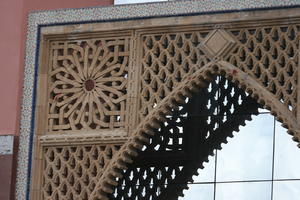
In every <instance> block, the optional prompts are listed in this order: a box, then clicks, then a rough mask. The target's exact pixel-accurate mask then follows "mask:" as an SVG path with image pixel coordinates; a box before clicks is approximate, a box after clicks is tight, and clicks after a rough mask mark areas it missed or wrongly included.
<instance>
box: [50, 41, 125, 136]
mask: <svg viewBox="0 0 300 200" xmlns="http://www.w3.org/2000/svg"><path fill="white" fill-rule="evenodd" d="M50 59H51V61H50V71H49V86H48V88H49V100H48V102H49V113H48V130H49V131H50V132H51V131H66V130H89V129H100V128H101V129H103V128H104V129H113V128H124V127H125V112H126V98H127V90H126V89H127V78H128V59H129V38H126V37H125V38H113V39H90V40H76V41H67V42H66V41H64V42H52V43H51V55H50Z"/></svg>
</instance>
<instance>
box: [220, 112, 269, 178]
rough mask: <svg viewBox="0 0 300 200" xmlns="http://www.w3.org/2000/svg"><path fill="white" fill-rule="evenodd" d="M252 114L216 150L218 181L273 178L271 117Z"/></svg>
mask: <svg viewBox="0 0 300 200" xmlns="http://www.w3.org/2000/svg"><path fill="white" fill-rule="evenodd" d="M252 118H253V120H252V121H247V122H246V126H244V127H240V131H239V132H238V133H237V132H234V137H233V138H229V139H228V144H222V150H221V151H218V152H217V182H218V181H232V180H261V179H263V180H266V179H267V180H270V179H272V156H273V153H272V152H273V141H272V140H273V131H274V117H273V116H271V115H270V114H260V115H258V116H252Z"/></svg>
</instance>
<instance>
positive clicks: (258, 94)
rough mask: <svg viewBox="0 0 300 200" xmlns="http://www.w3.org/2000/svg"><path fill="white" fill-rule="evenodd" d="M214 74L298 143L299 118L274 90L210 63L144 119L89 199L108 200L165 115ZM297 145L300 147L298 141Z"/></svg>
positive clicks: (228, 66) (237, 71)
mask: <svg viewBox="0 0 300 200" xmlns="http://www.w3.org/2000/svg"><path fill="white" fill-rule="evenodd" d="M213 75H224V76H225V77H226V78H227V79H228V80H230V81H232V82H234V83H236V84H237V85H238V87H240V88H243V89H244V90H245V91H246V92H248V93H249V94H251V96H252V97H253V98H254V99H255V100H256V101H257V102H258V103H259V104H261V105H262V106H264V107H265V108H267V109H268V110H270V111H271V114H272V115H274V116H275V117H276V119H277V120H278V121H279V122H281V123H282V126H283V127H285V128H287V130H288V133H289V134H291V135H293V140H294V141H297V142H299V140H300V136H299V135H298V134H297V131H298V129H299V127H298V126H299V125H298V123H297V120H296V117H295V116H294V115H293V114H292V112H291V111H289V110H288V109H287V108H286V107H285V106H284V105H283V104H282V103H281V102H280V101H279V100H277V99H276V98H275V96H274V95H273V94H272V93H270V92H269V91H268V90H267V89H266V88H265V87H263V86H262V85H261V84H260V83H258V82H257V81H256V80H255V79H254V78H252V77H251V76H249V75H248V74H247V73H245V72H243V71H242V70H240V69H239V68H237V67H236V66H234V65H232V64H230V63H228V62H226V61H215V62H210V63H208V64H206V65H205V66H203V67H202V68H200V69H198V70H197V71H196V72H195V73H193V74H191V75H189V76H187V77H186V78H185V80H184V81H182V82H181V83H180V84H179V85H178V86H177V87H176V88H174V90H173V91H172V92H171V93H170V94H169V95H168V96H167V97H165V98H164V99H163V100H162V101H161V102H159V103H158V105H157V106H156V107H155V109H153V110H152V111H151V113H149V115H147V116H146V117H145V118H144V119H143V121H142V122H141V123H140V124H139V125H138V127H137V128H136V129H135V131H134V132H133V133H132V134H131V136H130V138H129V139H128V140H127V141H126V142H125V143H124V145H123V146H122V147H121V149H120V150H119V151H118V153H117V154H116V155H115V156H114V157H113V158H112V160H111V161H110V163H109V164H108V165H107V166H106V168H105V170H104V171H103V175H102V176H101V177H100V179H99V181H98V182H97V183H96V185H95V187H94V190H93V192H92V193H91V194H90V198H89V199H90V200H93V199H97V198H98V197H99V198H100V199H103V200H108V198H107V194H110V193H112V192H113V189H112V187H113V186H117V184H118V183H117V181H116V180H115V179H116V178H117V177H119V178H120V177H122V174H121V170H126V169H127V164H129V163H132V162H133V159H134V158H135V157H136V156H137V155H138V151H139V150H142V148H143V145H144V144H147V143H149V141H150V137H151V136H152V135H154V134H155V130H156V129H158V128H160V122H164V121H165V120H166V116H167V115H171V114H172V110H174V109H176V108H177V107H178V106H179V105H182V104H184V103H185V101H184V100H185V98H186V97H192V96H193V93H194V92H196V91H198V90H199V89H201V88H205V87H207V83H208V82H210V81H211V79H212V76H213ZM298 146H299V147H300V145H299V144H298Z"/></svg>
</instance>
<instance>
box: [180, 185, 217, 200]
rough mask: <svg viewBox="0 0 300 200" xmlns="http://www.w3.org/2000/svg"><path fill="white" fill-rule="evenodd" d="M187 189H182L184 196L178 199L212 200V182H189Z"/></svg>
mask: <svg viewBox="0 0 300 200" xmlns="http://www.w3.org/2000/svg"><path fill="white" fill-rule="evenodd" d="M188 187H189V189H188V190H184V192H183V194H184V197H179V198H178V200H213V199H214V185H213V184H189V185H188Z"/></svg>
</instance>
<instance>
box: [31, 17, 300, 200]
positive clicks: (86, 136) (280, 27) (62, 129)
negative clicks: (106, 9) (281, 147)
mask: <svg viewBox="0 0 300 200" xmlns="http://www.w3.org/2000/svg"><path fill="white" fill-rule="evenodd" d="M197 17H199V16H193V17H190V19H189V20H190V21H189V23H190V24H194V25H192V26H191V25H186V24H182V25H181V24H180V23H179V24H176V25H172V24H169V25H168V26H167V27H166V26H164V27H160V26H158V25H157V26H154V25H151V26H150V25H148V27H147V26H146V25H145V27H144V25H143V24H141V25H139V26H138V28H137V27H134V28H131V27H130V26H124V25H123V26H124V27H123V28H122V27H121V28H120V30H118V31H111V32H109V31H104V30H103V31H91V30H90V32H84V33H72V36H70V35H67V34H58V35H54V36H51V35H50V36H49V35H46V34H45V35H44V36H43V37H42V40H43V41H44V42H43V43H42V48H41V55H42V56H41V61H40V63H41V64H40V69H39V76H38V77H39V82H38V84H39V91H38V106H37V122H36V124H37V127H36V131H35V135H36V142H35V153H34V154H35V159H34V168H33V169H34V177H33V184H32V189H31V191H32V192H31V196H32V199H38V200H40V199H48V200H50V199H51V200H62V199H65V200H71V199H78V200H79V199H84V200H88V199H93V200H94V199H111V200H112V199H120V200H121V199H122V200H124V199H132V200H133V199H139V200H142V199H144V200H150V199H152V200H155V199H157V200H158V199H170V200H171V199H177V198H178V196H180V195H182V191H183V189H185V188H186V184H187V183H188V182H189V181H191V177H192V176H193V175H194V174H196V173H197V169H198V168H202V167H203V166H202V165H201V163H203V162H204V161H207V157H208V155H211V154H212V153H213V150H214V149H216V148H220V147H221V144H222V143H226V138H227V137H232V136H233V135H232V132H233V131H237V130H238V129H239V127H240V126H241V125H244V124H245V121H246V120H251V115H255V114H257V113H258V108H260V107H264V108H266V109H268V110H270V111H271V113H272V114H273V115H274V116H276V119H277V120H278V121H280V122H282V125H283V126H284V127H286V128H287V130H288V133H289V134H292V135H293V139H294V140H295V141H297V142H299V140H300V135H299V134H298V129H299V123H298V120H297V119H299V116H300V113H299V111H298V109H299V106H298V105H299V103H298V99H299V98H298V97H297V95H299V93H298V92H297V91H298V90H299V89H298V88H299V86H298V85H297V80H298V76H299V75H298V73H299V71H298V65H299V53H300V52H299V39H300V21H299V20H297V19H296V18H295V19H289V20H286V19H281V20H267V19H265V20H263V21H259V23H258V22H257V21H255V22H253V21H247V22H246V21H244V22H230V23H229V22H224V23H223V24H222V26H216V24H197ZM153 20H159V19H153ZM161 20H163V19H161ZM144 21H145V22H147V19H145V20H144ZM148 21H149V20H148ZM111 23H114V22H111ZM145 24H147V23H145ZM154 24H155V23H154ZM121 29H122V30H121ZM216 96H218V98H216ZM245 110H246V111H247V113H245ZM216 112H218V113H219V114H220V113H221V114H222V117H219V118H218V117H215V118H210V117H209V115H214V114H215V113H216ZM236 114H239V115H241V114H242V116H244V117H240V116H239V117H237V116H236ZM225 115H226V116H228V117H224V116H225ZM199 130H201V134H199V133H198V132H199ZM186 132H189V134H188V135H187V134H185V133H186ZM199 149H200V150H201V151H199ZM158 163H159V165H158ZM158 177H159V178H158ZM150 183H151V185H155V187H150ZM174 183H180V184H174ZM137 185H138V186H137ZM158 188H159V189H158ZM158 190H159V191H158Z"/></svg>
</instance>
